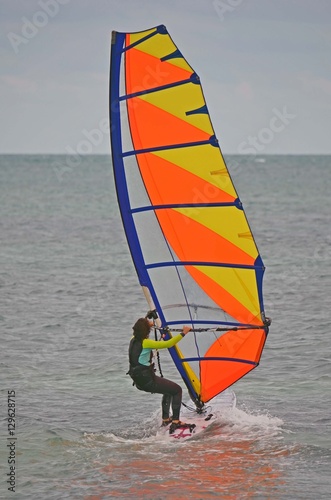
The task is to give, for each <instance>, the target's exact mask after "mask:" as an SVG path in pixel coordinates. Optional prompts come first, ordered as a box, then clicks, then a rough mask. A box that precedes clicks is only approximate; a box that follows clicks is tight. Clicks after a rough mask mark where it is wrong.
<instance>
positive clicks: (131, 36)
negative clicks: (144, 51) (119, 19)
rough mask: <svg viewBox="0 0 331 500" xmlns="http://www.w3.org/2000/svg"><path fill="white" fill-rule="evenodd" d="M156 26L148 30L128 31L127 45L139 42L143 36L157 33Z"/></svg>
mask: <svg viewBox="0 0 331 500" xmlns="http://www.w3.org/2000/svg"><path fill="white" fill-rule="evenodd" d="M155 32H156V28H152V29H150V30H146V31H138V32H137V33H127V35H126V45H132V44H133V43H135V42H138V41H139V40H141V39H142V38H145V37H146V35H149V34H151V33H155Z"/></svg>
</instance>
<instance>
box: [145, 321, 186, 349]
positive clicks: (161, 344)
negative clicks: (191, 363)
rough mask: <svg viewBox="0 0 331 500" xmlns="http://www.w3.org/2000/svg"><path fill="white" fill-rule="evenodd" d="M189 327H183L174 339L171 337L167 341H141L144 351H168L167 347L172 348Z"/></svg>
mask: <svg viewBox="0 0 331 500" xmlns="http://www.w3.org/2000/svg"><path fill="white" fill-rule="evenodd" d="M190 329H191V328H190V327H188V326H184V327H183V332H182V333H179V334H178V335H176V336H175V337H172V338H171V339H169V340H151V339H144V340H143V348H145V349H169V347H173V346H174V345H176V344H177V343H178V342H179V341H180V340H181V339H182V338H183V337H185V335H186V334H187V333H188V332H189V331H190Z"/></svg>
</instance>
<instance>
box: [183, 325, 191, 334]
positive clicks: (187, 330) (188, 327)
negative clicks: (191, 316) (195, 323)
mask: <svg viewBox="0 0 331 500" xmlns="http://www.w3.org/2000/svg"><path fill="white" fill-rule="evenodd" d="M190 330H191V327H190V326H183V335H184V336H185V335H186V334H187V333H188V332H189V331H190Z"/></svg>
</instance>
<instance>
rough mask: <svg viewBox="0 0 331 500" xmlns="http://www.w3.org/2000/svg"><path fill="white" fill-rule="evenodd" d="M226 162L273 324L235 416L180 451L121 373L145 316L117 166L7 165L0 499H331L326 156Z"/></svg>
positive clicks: (47, 160) (37, 160) (152, 402)
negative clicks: (162, 433)
mask: <svg viewBox="0 0 331 500" xmlns="http://www.w3.org/2000/svg"><path fill="white" fill-rule="evenodd" d="M225 159H226V161H227V165H228V168H229V171H230V172H231V176H232V179H233V182H234V184H235V186H236V189H237V191H238V193H239V195H240V198H241V200H242V202H243V205H244V207H245V210H246V214H247V217H248V220H249V223H250V226H251V229H252V231H253V233H254V236H255V239H256V242H257V245H258V248H259V251H260V254H261V256H262V259H263V261H264V264H265V266H266V272H265V275H264V302H265V311H266V315H267V316H270V317H271V318H272V325H271V327H270V332H269V336H268V339H267V343H266V345H265V349H264V351H263V354H262V358H261V362H260V365H259V366H258V367H257V368H256V369H255V370H253V371H252V372H251V373H250V374H248V375H247V376H246V377H245V378H243V379H241V380H240V381H238V382H237V383H236V384H234V386H232V390H233V391H234V392H235V394H236V398H237V405H236V407H235V408H233V409H228V410H226V411H224V414H221V415H219V417H218V420H217V422H216V423H215V424H213V425H212V426H211V427H210V428H208V429H207V431H206V432H205V433H201V434H199V435H198V436H197V437H196V438H193V439H191V440H188V441H184V442H178V441H175V440H174V441H170V440H164V439H163V440H162V439H161V438H160V436H159V433H158V430H159V425H160V416H161V414H160V398H161V397H160V396H159V395H152V394H147V393H143V392H140V391H138V390H137V389H136V388H135V387H133V386H132V384H131V381H130V378H129V377H128V376H127V375H126V372H127V369H128V359H127V349H128V342H129V340H130V338H131V333H132V325H133V324H134V322H135V321H136V319H137V318H139V317H141V316H144V315H145V314H146V312H147V304H146V303H145V298H144V296H143V293H142V291H141V288H140V286H139V283H138V280H137V277H136V274H135V270H134V266H133V264H132V261H131V257H130V254H129V250H128V247H127V243H126V239H125V235H124V232H123V227H122V222H121V218H120V214H119V209H118V206H117V201H116V193H115V187H114V180H113V173H112V165H111V159H110V157H109V156H107V155H104V156H101V155H100V156H79V155H78V154H77V155H75V156H74V155H71V156H68V155H67V156H66V155H62V156H55V155H49V156H46V155H27V156H25V155H18V156H16V155H6V156H1V157H0V199H1V212H0V214H1V215H0V237H1V245H0V306H1V309H0V326H1V332H0V338H1V358H0V365H1V395H0V398H1V399H0V401H1V402H0V411H1V420H0V421H1V441H0V445H1V446H0V448H1V456H0V470H1V477H0V479H1V483H0V498H1V499H16V498H17V499H24V500H26V499H37V500H39V499H40V500H52V499H54V500H57V499H59V500H60V499H84V500H99V499H100V500H101V499H114V498H115V499H116V498H124V499H137V498H142V499H153V500H158V499H160V500H162V499H188V498H189V499H193V500H198V499H199V500H200V499H201V500H204V499H215V498H222V499H227V500H228V499H229V500H230V499H231V500H232V499H233V500H237V499H248V498H249V499H261V500H262V499H284V500H292V499H293V500H294V499H295V500H296V499H307V500H322V499H326V500H327V499H328V500H329V499H330V498H331V479H330V472H331V414H330V413H331V362H330V358H331V332H330V331H331V317H330V295H331V266H330V260H331V234H330V216H331V196H330V193H331V156H296V155H292V156H286V155H279V156H272V155H265V156H263V155H248V156H239V155H237V156H235V155H233V156H231V155H228V156H226V157H225ZM161 366H162V371H163V374H164V376H166V377H167V378H171V379H172V380H175V381H177V382H179V383H181V381H180V379H179V378H178V377H179V376H178V374H177V372H176V370H175V368H174V366H173V364H172V362H171V359H170V357H169V355H168V353H167V352H166V353H164V352H162V353H161ZM182 385H183V384H182ZM184 392H185V391H184ZM186 397H187V396H186V394H185V398H186Z"/></svg>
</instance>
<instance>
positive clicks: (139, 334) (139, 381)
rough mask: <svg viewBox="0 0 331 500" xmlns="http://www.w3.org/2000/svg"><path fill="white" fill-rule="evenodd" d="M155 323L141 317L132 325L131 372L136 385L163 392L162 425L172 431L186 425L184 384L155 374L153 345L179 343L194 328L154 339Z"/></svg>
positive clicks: (163, 347) (160, 346) (166, 346)
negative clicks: (182, 411) (183, 419)
mask: <svg viewBox="0 0 331 500" xmlns="http://www.w3.org/2000/svg"><path fill="white" fill-rule="evenodd" d="M151 327H152V323H150V322H149V321H148V319H147V318H140V319H138V321H137V322H136V323H135V325H134V327H133V337H132V339H131V341H130V346H129V361H130V370H129V372H128V373H129V375H130V377H131V378H132V379H133V381H134V384H135V385H136V387H137V389H139V390H141V391H145V392H151V393H153V394H163V398H162V425H163V426H165V425H168V424H170V423H171V426H170V433H172V432H173V431H174V430H175V429H177V428H178V427H185V426H187V424H184V423H183V422H181V421H180V420H179V413H180V406H181V403H182V389H181V387H180V386H179V385H178V384H176V383H175V382H172V381H171V380H167V379H166V378H163V377H157V376H156V375H155V373H154V372H155V370H154V364H152V358H153V353H152V350H153V349H167V348H169V347H173V346H174V345H175V344H177V343H178V342H179V341H180V340H181V339H182V338H183V337H185V335H186V334H187V333H188V332H189V331H190V330H191V328H190V327H189V326H184V327H183V331H182V332H181V333H180V334H178V335H176V336H175V337H172V338H171V339H170V340H165V341H164V340H159V341H158V340H151V339H149V338H148V337H149V334H150V331H151ZM170 404H171V406H172V418H171V417H170V415H169V409H170Z"/></svg>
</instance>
